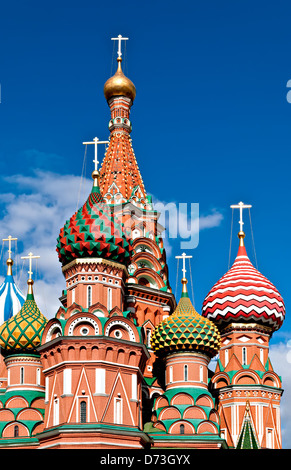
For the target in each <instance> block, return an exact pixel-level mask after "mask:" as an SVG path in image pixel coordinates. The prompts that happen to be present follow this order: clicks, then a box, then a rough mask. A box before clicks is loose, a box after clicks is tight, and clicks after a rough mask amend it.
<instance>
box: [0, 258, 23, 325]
mask: <svg viewBox="0 0 291 470" xmlns="http://www.w3.org/2000/svg"><path fill="white" fill-rule="evenodd" d="M12 265H13V261H12V259H10V258H9V259H8V260H7V266H8V269H7V274H6V277H5V280H4V282H3V283H2V284H1V286H0V325H2V323H4V322H5V321H6V320H8V319H9V318H11V317H13V315H16V314H17V313H18V312H19V310H20V309H21V307H22V305H23V304H24V301H25V297H24V295H23V294H22V292H21V291H20V290H19V289H18V287H17V286H16V284H15V282H14V278H13V275H12Z"/></svg>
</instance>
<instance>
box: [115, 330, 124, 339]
mask: <svg viewBox="0 0 291 470" xmlns="http://www.w3.org/2000/svg"><path fill="white" fill-rule="evenodd" d="M114 336H115V338H118V339H120V338H121V337H122V333H121V331H120V330H115V331H114Z"/></svg>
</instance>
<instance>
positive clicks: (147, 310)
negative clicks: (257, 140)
mask: <svg viewBox="0 0 291 470" xmlns="http://www.w3.org/2000/svg"><path fill="white" fill-rule="evenodd" d="M113 39H117V40H118V53H117V55H118V57H117V70H116V73H115V74H114V75H113V76H112V77H110V78H109V79H108V80H107V81H106V83H105V85H104V95H105V98H106V100H107V103H108V106H109V108H110V112H111V119H110V121H109V131H110V136H109V145H108V148H107V151H106V154H105V157H104V160H103V163H102V166H101V169H100V192H101V194H102V197H103V199H104V201H105V202H106V203H107V204H108V205H109V206H110V207H111V210H112V212H113V214H114V218H115V219H116V220H119V221H120V222H121V223H122V224H123V226H124V229H125V231H126V233H127V234H128V236H129V237H130V238H131V240H132V251H131V253H130V256H129V262H128V265H127V268H128V272H127V279H126V281H125V297H124V306H125V309H127V310H130V311H131V312H132V314H133V315H134V318H135V320H136V322H137V324H138V326H140V327H142V328H143V331H144V336H145V343H146V345H147V347H148V348H149V350H150V352H151V359H150V360H149V362H148V364H147V367H146V370H145V376H146V377H152V368H153V353H152V350H151V346H150V338H151V333H152V331H153V329H154V328H155V326H156V325H158V324H159V322H160V321H162V320H163V319H165V318H166V317H167V316H168V315H169V314H170V313H171V312H172V311H173V310H174V308H175V305H176V304H175V298H174V295H173V294H172V290H171V287H170V284H169V279H168V266H167V260H166V252H165V249H164V244H163V238H162V233H163V231H164V227H162V226H161V225H160V224H159V222H158V219H159V213H158V212H157V211H156V210H154V207H153V204H152V200H151V197H150V196H148V195H147V193H146V189H145V185H144V182H143V179H142V176H141V173H140V170H139V167H138V164H137V160H136V157H135V154H134V150H133V147H132V139H131V131H132V124H131V121H130V111H131V108H132V105H133V103H134V100H135V97H136V88H135V86H134V84H133V82H132V81H131V80H130V79H129V78H127V77H126V76H125V75H124V73H123V71H122V57H121V56H122V52H121V43H122V41H123V40H126V39H127V38H123V37H121V36H118V38H113Z"/></svg>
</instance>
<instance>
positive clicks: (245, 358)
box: [242, 348, 247, 366]
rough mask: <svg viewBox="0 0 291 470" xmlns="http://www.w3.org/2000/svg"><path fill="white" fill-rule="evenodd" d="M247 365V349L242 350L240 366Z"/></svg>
mask: <svg viewBox="0 0 291 470" xmlns="http://www.w3.org/2000/svg"><path fill="white" fill-rule="evenodd" d="M246 364H247V348H242V365H243V366H245V365H246Z"/></svg>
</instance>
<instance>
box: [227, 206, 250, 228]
mask: <svg viewBox="0 0 291 470" xmlns="http://www.w3.org/2000/svg"><path fill="white" fill-rule="evenodd" d="M230 207H231V209H239V213H240V218H239V226H240V231H241V232H243V224H244V223H243V209H249V208H251V207H252V206H250V205H249V204H244V203H243V202H239V203H238V204H234V205H232V206H230Z"/></svg>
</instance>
